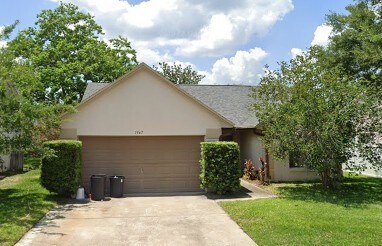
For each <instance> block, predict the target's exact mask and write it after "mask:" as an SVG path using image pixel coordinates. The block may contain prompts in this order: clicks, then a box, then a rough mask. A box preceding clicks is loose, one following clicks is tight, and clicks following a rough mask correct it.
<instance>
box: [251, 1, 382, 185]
mask: <svg viewBox="0 0 382 246" xmlns="http://www.w3.org/2000/svg"><path fill="white" fill-rule="evenodd" d="M346 9H347V10H348V11H349V13H348V14H337V13H331V14H329V15H328V16H327V20H328V23H327V24H328V25H331V26H332V27H333V32H332V35H331V38H330V42H329V44H328V46H327V47H317V46H316V47H311V48H310V49H309V50H308V51H307V52H306V53H305V54H304V55H302V56H298V57H296V58H295V59H292V60H291V61H290V62H289V63H287V62H282V63H281V66H280V69H279V70H276V71H270V72H269V73H268V74H267V75H266V76H265V77H264V78H263V79H262V80H261V83H260V88H259V89H258V91H255V92H254V97H255V99H256V100H257V101H256V105H255V106H254V108H255V109H256V110H257V112H256V113H257V116H258V117H259V119H260V122H261V123H262V125H263V126H264V131H265V137H264V140H265V143H266V145H267V146H268V148H270V149H271V150H272V151H273V152H274V154H275V156H276V157H278V158H286V157H288V155H289V154H293V155H295V154H296V153H297V154H299V158H298V159H300V160H304V164H305V165H306V166H307V167H309V168H311V169H314V170H316V171H317V172H318V173H319V174H320V175H321V178H322V182H323V184H324V185H325V187H333V186H336V184H337V183H338V181H340V178H341V170H342V165H343V164H346V165H347V166H348V168H349V169H350V170H352V171H362V170H364V169H365V167H366V165H365V164H366V162H365V161H368V163H369V164H371V166H372V167H374V169H381V168H382V140H381V136H382V120H381V119H382V106H381V100H382V88H381V85H382V83H381V81H382V37H381V35H380V33H381V32H382V19H381V18H382V5H381V4H380V1H376V0H359V1H358V2H357V3H355V4H354V5H349V6H347V8H346ZM357 155H358V156H359V157H361V162H354V161H352V157H353V156H357Z"/></svg>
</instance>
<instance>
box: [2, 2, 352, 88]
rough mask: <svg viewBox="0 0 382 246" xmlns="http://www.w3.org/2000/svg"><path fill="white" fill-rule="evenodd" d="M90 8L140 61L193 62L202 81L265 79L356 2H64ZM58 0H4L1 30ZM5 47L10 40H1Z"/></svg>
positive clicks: (27, 21) (24, 23)
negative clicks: (331, 17) (328, 20)
mask: <svg viewBox="0 0 382 246" xmlns="http://www.w3.org/2000/svg"><path fill="white" fill-rule="evenodd" d="M62 2H71V3H73V4H76V5H77V6H79V8H80V9H81V11H84V12H89V13H91V14H92V15H93V16H94V18H95V20H96V21H97V23H98V24H100V25H101V26H102V27H103V29H104V32H105V34H106V35H105V38H107V39H109V38H113V37H117V36H118V35H121V36H125V37H127V38H128V39H129V40H130V41H131V44H132V47H133V48H134V49H135V50H136V51H137V57H138V61H139V62H145V63H147V64H148V65H157V64H158V62H161V61H165V62H168V63H173V62H175V63H180V64H183V65H191V66H192V67H193V68H194V69H195V70H197V71H199V72H200V73H201V74H203V75H205V78H204V79H203V80H202V81H201V83H203V84H250V85H256V84H258V83H259V81H260V78H261V76H263V75H264V71H265V65H269V67H270V69H277V68H278V62H280V61H288V60H290V59H291V58H292V57H294V56H295V55H298V54H300V53H301V52H303V51H304V50H306V49H307V48H308V47H309V46H311V45H313V44H318V45H326V44H327V42H328V37H329V35H330V33H331V28H330V27H329V26H327V25H325V16H326V14H329V13H330V11H333V12H336V13H346V10H345V7H346V6H347V5H349V4H352V3H353V1H352V0H335V1H333V0H272V1H270V0H240V1H232V0H208V1H206V0H146V1H140V0H126V1H121V0H62ZM58 4H59V1H57V0H2V1H1V2H0V29H1V27H2V26H4V25H9V24H12V23H13V22H14V21H15V20H19V21H20V25H19V26H18V27H17V29H16V31H18V30H22V29H24V28H26V27H29V26H33V25H34V23H35V21H36V15H37V14H38V13H40V11H41V10H43V9H54V8H56V7H57V6H58ZM0 45H4V42H3V43H0Z"/></svg>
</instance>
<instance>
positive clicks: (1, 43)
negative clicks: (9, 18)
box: [0, 26, 7, 48]
mask: <svg viewBox="0 0 382 246" xmlns="http://www.w3.org/2000/svg"><path fill="white" fill-rule="evenodd" d="M4 29H5V26H0V35H2V34H3V32H4ZM5 46H7V41H5V40H0V48H3V47H5Z"/></svg>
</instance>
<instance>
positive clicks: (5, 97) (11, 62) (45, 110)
mask: <svg viewBox="0 0 382 246" xmlns="http://www.w3.org/2000/svg"><path fill="white" fill-rule="evenodd" d="M16 24H17V22H15V24H13V25H11V26H10V27H7V28H6V30H7V32H9V33H10V32H11V31H12V30H13V28H14V27H15V25H16ZM9 33H3V34H2V35H1V36H3V37H7V36H9ZM40 86H41V84H40V82H39V81H37V80H36V74H35V72H34V69H33V67H32V66H31V65H30V63H29V62H27V61H26V60H23V59H17V57H15V56H14V55H13V53H12V52H11V51H10V50H9V48H8V47H3V48H0V153H4V154H9V153H12V152H28V151H34V152H38V153H41V152H43V148H42V143H43V142H44V141H46V140H48V139H52V138H55V137H57V135H58V128H59V125H60V122H61V119H60V117H59V114H60V113H62V112H63V111H64V110H69V109H70V107H66V106H63V105H54V104H51V103H46V102H37V101H35V100H34V97H33V95H34V94H35V93H36V91H38V90H39V88H40Z"/></svg>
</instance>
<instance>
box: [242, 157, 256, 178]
mask: <svg viewBox="0 0 382 246" xmlns="http://www.w3.org/2000/svg"><path fill="white" fill-rule="evenodd" d="M244 165H245V168H244V176H243V178H244V179H247V180H254V179H256V178H257V175H256V167H255V166H254V165H253V163H252V161H251V160H245V164H244Z"/></svg>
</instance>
